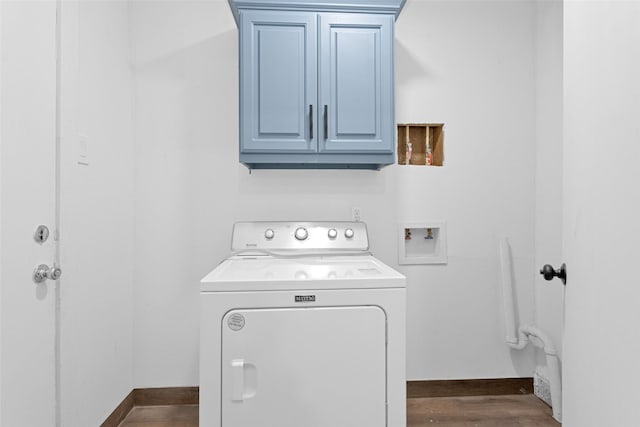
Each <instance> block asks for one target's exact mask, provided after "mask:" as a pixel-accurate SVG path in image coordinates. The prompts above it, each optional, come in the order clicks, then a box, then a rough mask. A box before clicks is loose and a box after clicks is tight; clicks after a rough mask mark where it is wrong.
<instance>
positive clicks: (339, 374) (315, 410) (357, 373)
mask: <svg viewBox="0 0 640 427" xmlns="http://www.w3.org/2000/svg"><path fill="white" fill-rule="evenodd" d="M221 328H222V366H221V367H220V368H221V371H222V384H221V387H222V402H221V411H222V414H221V418H222V427H238V426H242V427H302V426H304V427H329V426H331V427H360V426H362V427H384V426H385V425H386V315H385V312H384V311H383V310H382V309H381V308H379V307H374V306H362V307H323V308H320V307H316V308H282V309H246V310H232V311H230V312H229V313H227V314H226V315H225V317H224V319H223V322H222V325H221Z"/></svg>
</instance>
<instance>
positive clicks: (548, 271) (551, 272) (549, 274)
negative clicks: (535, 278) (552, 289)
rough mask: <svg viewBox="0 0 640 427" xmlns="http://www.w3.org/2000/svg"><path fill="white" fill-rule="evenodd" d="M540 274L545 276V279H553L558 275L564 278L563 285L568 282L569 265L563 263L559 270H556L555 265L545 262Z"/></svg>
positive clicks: (561, 278)
mask: <svg viewBox="0 0 640 427" xmlns="http://www.w3.org/2000/svg"><path fill="white" fill-rule="evenodd" d="M540 274H542V276H544V279H545V280H552V279H553V278H554V277H557V278H559V279H560V280H562V284H563V285H566V284H567V266H566V265H565V264H564V263H562V265H561V266H560V268H559V269H557V270H555V269H554V268H553V266H551V265H549V264H545V265H544V267H542V270H540Z"/></svg>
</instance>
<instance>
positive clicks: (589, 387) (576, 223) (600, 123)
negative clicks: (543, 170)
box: [563, 1, 640, 427]
mask: <svg viewBox="0 0 640 427" xmlns="http://www.w3.org/2000/svg"><path fill="white" fill-rule="evenodd" d="M639 19H640V3H639V2H634V1H625V2H618V1H608V2H604V1H598V2H587V1H566V2H565V3H564V55H563V56H564V63H563V65H564V106H563V111H564V117H563V126H564V167H565V175H564V185H565V188H566V189H567V191H565V194H564V198H565V201H566V205H565V210H564V212H563V216H564V230H563V231H564V241H563V243H564V250H565V256H567V263H568V264H567V265H568V268H569V270H568V282H567V288H566V323H565V328H566V329H565V336H564V340H565V342H564V344H565V346H564V359H565V368H564V379H565V389H564V394H563V397H564V403H565V407H564V425H565V426H567V427H595V426H604V425H607V426H634V425H637V424H638V419H640V405H638V390H637V385H636V384H637V382H636V381H637V379H638V378H640V364H638V358H639V357H638V356H639V355H640V342H639V341H638V339H637V336H638V333H637V327H638V325H639V324H640V311H639V310H638V301H640V287H638V260H639V259H640V251H639V250H638V236H640V222H638V217H640V186H639V185H638V183H639V182H640V167H638V160H639V159H640V120H639V119H638V118H639V117H640V79H638V76H639V75H640V26H639V25H638V20H639Z"/></svg>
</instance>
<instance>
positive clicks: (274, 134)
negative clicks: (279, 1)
mask: <svg viewBox="0 0 640 427" xmlns="http://www.w3.org/2000/svg"><path fill="white" fill-rule="evenodd" d="M241 19H242V25H241V28H242V33H241V52H242V53H241V61H242V64H241V67H240V68H241V70H242V77H241V82H240V95H241V98H242V102H241V115H240V117H241V119H240V120H241V124H240V140H241V148H240V151H241V152H243V153H273V152H313V151H316V142H315V138H311V120H312V118H311V111H312V109H311V108H310V105H313V104H315V102H316V86H317V82H316V73H317V72H316V63H317V62H316V61H317V60H316V55H317V51H316V43H317V41H316V15H315V14H299V13H285V12H269V11H258V12H255V11H247V12H243V13H242V15H241Z"/></svg>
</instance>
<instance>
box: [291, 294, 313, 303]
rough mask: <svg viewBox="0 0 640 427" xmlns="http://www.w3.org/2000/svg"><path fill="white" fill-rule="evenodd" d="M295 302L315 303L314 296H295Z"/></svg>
mask: <svg viewBox="0 0 640 427" xmlns="http://www.w3.org/2000/svg"><path fill="white" fill-rule="evenodd" d="M295 301H296V302H316V296H315V295H296V297H295Z"/></svg>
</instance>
